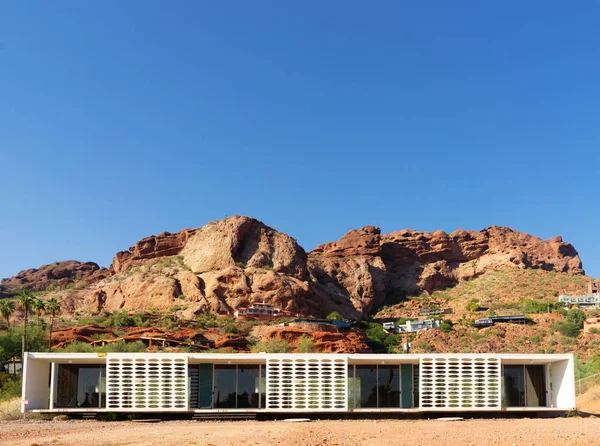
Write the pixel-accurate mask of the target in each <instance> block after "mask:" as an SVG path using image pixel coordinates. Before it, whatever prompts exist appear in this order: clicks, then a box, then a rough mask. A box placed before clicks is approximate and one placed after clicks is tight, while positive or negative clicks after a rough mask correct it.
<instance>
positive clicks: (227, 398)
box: [215, 365, 236, 408]
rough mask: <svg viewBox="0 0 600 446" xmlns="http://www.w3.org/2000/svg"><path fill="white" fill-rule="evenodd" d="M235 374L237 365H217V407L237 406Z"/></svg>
mask: <svg viewBox="0 0 600 446" xmlns="http://www.w3.org/2000/svg"><path fill="white" fill-rule="evenodd" d="M235 375H236V366H235V365H215V407H219V408H235V407H236V386H235V384H236V383H235V378H236V376H235Z"/></svg>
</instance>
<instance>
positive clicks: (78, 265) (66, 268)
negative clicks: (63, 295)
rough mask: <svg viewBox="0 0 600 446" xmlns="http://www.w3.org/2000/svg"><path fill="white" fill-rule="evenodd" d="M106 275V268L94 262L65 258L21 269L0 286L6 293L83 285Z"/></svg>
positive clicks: (4, 280) (3, 280)
mask: <svg viewBox="0 0 600 446" xmlns="http://www.w3.org/2000/svg"><path fill="white" fill-rule="evenodd" d="M107 275H108V270H107V269H106V268H100V267H99V266H98V265H97V264H96V263H94V262H78V261H76V260H66V261H63V262H54V263H50V264H49V265H43V266H40V267H39V268H32V269H27V270H24V271H21V272H20V273H19V274H17V275H16V276H13V277H11V278H8V279H2V287H3V289H4V290H5V292H7V293H13V292H14V293H16V292H19V291H22V290H31V291H45V290H50V289H58V288H65V287H70V286H79V285H81V286H84V285H86V284H90V283H94V282H97V281H99V280H102V279H103V278H104V277H106V276H107Z"/></svg>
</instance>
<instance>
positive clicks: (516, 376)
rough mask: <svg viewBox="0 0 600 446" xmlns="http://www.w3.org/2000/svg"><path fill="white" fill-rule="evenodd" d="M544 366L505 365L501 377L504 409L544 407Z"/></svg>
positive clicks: (545, 399)
mask: <svg viewBox="0 0 600 446" xmlns="http://www.w3.org/2000/svg"><path fill="white" fill-rule="evenodd" d="M546 392H547V389H546V368H545V366H544V365H505V366H504V372H503V376H502V403H503V406H504V407H546V405H547V398H546Z"/></svg>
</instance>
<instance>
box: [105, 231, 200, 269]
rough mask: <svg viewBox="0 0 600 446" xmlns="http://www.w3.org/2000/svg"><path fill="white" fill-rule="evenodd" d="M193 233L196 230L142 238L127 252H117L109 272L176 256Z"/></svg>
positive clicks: (164, 233)
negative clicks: (151, 260)
mask: <svg viewBox="0 0 600 446" xmlns="http://www.w3.org/2000/svg"><path fill="white" fill-rule="evenodd" d="M195 233H196V229H184V230H183V231H179V232H177V233H175V234H171V233H170V232H163V233H161V234H158V235H152V236H150V237H146V238H143V239H142V240H140V241H139V242H137V243H136V244H135V245H134V246H132V247H131V248H129V250H127V251H120V252H118V253H117V255H116V256H115V258H114V260H113V262H112V264H111V265H110V271H111V272H114V273H119V272H122V271H125V270H126V269H127V268H129V267H130V266H132V265H140V264H143V263H145V262H146V261H147V260H150V259H155V258H157V257H166V256H174V255H177V254H179V253H180V252H181V250H182V249H183V247H184V246H185V244H186V243H187V241H188V239H189V238H190V236H192V235H193V234H195Z"/></svg>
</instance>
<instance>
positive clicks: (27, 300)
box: [17, 290, 34, 342]
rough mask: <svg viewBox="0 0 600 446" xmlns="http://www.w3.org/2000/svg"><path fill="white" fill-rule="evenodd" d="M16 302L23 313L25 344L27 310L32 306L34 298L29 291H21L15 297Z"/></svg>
mask: <svg viewBox="0 0 600 446" xmlns="http://www.w3.org/2000/svg"><path fill="white" fill-rule="evenodd" d="M17 300H18V301H19V304H20V305H21V308H23V311H24V312H25V317H24V318H23V336H25V342H27V319H28V318H29V309H30V308H31V305H32V304H33V301H34V297H33V294H31V291H29V290H23V291H21V292H20V293H19V294H18V295H17Z"/></svg>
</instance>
